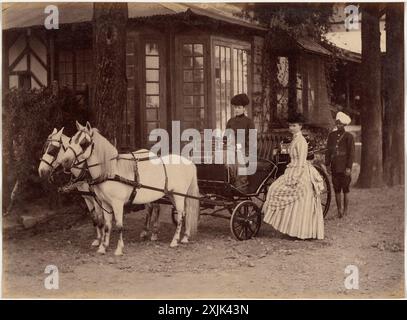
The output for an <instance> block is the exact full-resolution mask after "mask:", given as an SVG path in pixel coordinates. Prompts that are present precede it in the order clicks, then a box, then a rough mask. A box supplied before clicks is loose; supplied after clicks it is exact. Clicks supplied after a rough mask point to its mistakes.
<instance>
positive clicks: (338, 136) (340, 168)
mask: <svg viewBox="0 0 407 320" xmlns="http://www.w3.org/2000/svg"><path fill="white" fill-rule="evenodd" d="M350 122H351V118H350V117H349V116H348V115H346V114H345V113H343V112H338V113H337V115H336V127H337V130H335V131H333V132H331V133H330V134H329V136H328V142H327V151H326V153H325V165H326V167H327V168H330V169H331V173H332V184H333V186H334V191H335V199H336V206H337V208H338V217H339V218H342V216H344V215H347V214H348V205H349V197H348V195H349V185H350V182H351V174H352V165H353V159H354V155H355V142H354V139H353V135H352V134H351V133H349V132H346V131H345V126H346V125H348V124H350ZM342 192H343V206H342ZM342 208H343V209H342Z"/></svg>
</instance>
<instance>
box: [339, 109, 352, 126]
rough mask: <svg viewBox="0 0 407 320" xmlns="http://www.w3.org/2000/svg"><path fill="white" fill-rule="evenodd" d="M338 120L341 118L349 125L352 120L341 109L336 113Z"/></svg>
mask: <svg viewBox="0 0 407 320" xmlns="http://www.w3.org/2000/svg"><path fill="white" fill-rule="evenodd" d="M336 120H339V121H340V122H341V123H343V124H344V125H348V124H349V123H350V122H351V121H352V119H351V118H350V117H349V116H348V115H347V114H345V113H343V112H340V111H339V112H338V113H337V114H336Z"/></svg>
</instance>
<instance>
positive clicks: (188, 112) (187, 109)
mask: <svg viewBox="0 0 407 320" xmlns="http://www.w3.org/2000/svg"><path fill="white" fill-rule="evenodd" d="M204 81H205V66H204V45H203V44H202V43H184V44H183V46H182V102H183V120H184V126H185V128H196V129H198V130H203V129H204V127H205V85H204Z"/></svg>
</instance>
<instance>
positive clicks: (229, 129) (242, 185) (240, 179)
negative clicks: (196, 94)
mask: <svg viewBox="0 0 407 320" xmlns="http://www.w3.org/2000/svg"><path fill="white" fill-rule="evenodd" d="M230 103H231V105H232V106H233V107H234V112H235V116H234V117H233V118H230V119H229V120H228V122H227V124H226V139H227V141H228V143H229V145H228V149H229V150H233V152H234V154H233V156H235V163H230V162H229V161H228V159H226V166H227V167H228V168H229V172H230V177H231V183H232V184H233V185H234V186H235V187H236V188H237V189H239V191H241V192H243V193H246V192H247V189H248V186H249V180H248V177H247V175H245V174H240V172H239V168H241V169H243V168H245V167H247V158H248V157H249V150H250V148H249V146H250V145H249V141H250V140H249V137H250V129H255V126H254V122H253V120H252V119H250V118H249V117H248V116H247V115H246V106H247V105H248V104H249V103H250V100H249V97H248V96H247V95H246V94H245V93H241V94H238V95H235V96H234V97H233V98H232V99H231V101H230ZM239 129H240V130H244V141H240V140H241V137H242V135H239V134H238V130H239ZM231 134H232V135H233V136H232V137H230V135H231ZM255 139H257V137H255ZM230 141H233V145H232V146H231V145H230ZM242 162H243V163H242Z"/></svg>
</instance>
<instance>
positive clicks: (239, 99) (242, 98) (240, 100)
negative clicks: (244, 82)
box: [230, 93, 250, 106]
mask: <svg viewBox="0 0 407 320" xmlns="http://www.w3.org/2000/svg"><path fill="white" fill-rule="evenodd" d="M249 103H250V100H249V97H248V96H247V94H245V93H241V94H237V95H235V96H234V97H233V98H232V99H231V100H230V104H231V105H233V106H247V105H248V104H249Z"/></svg>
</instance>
